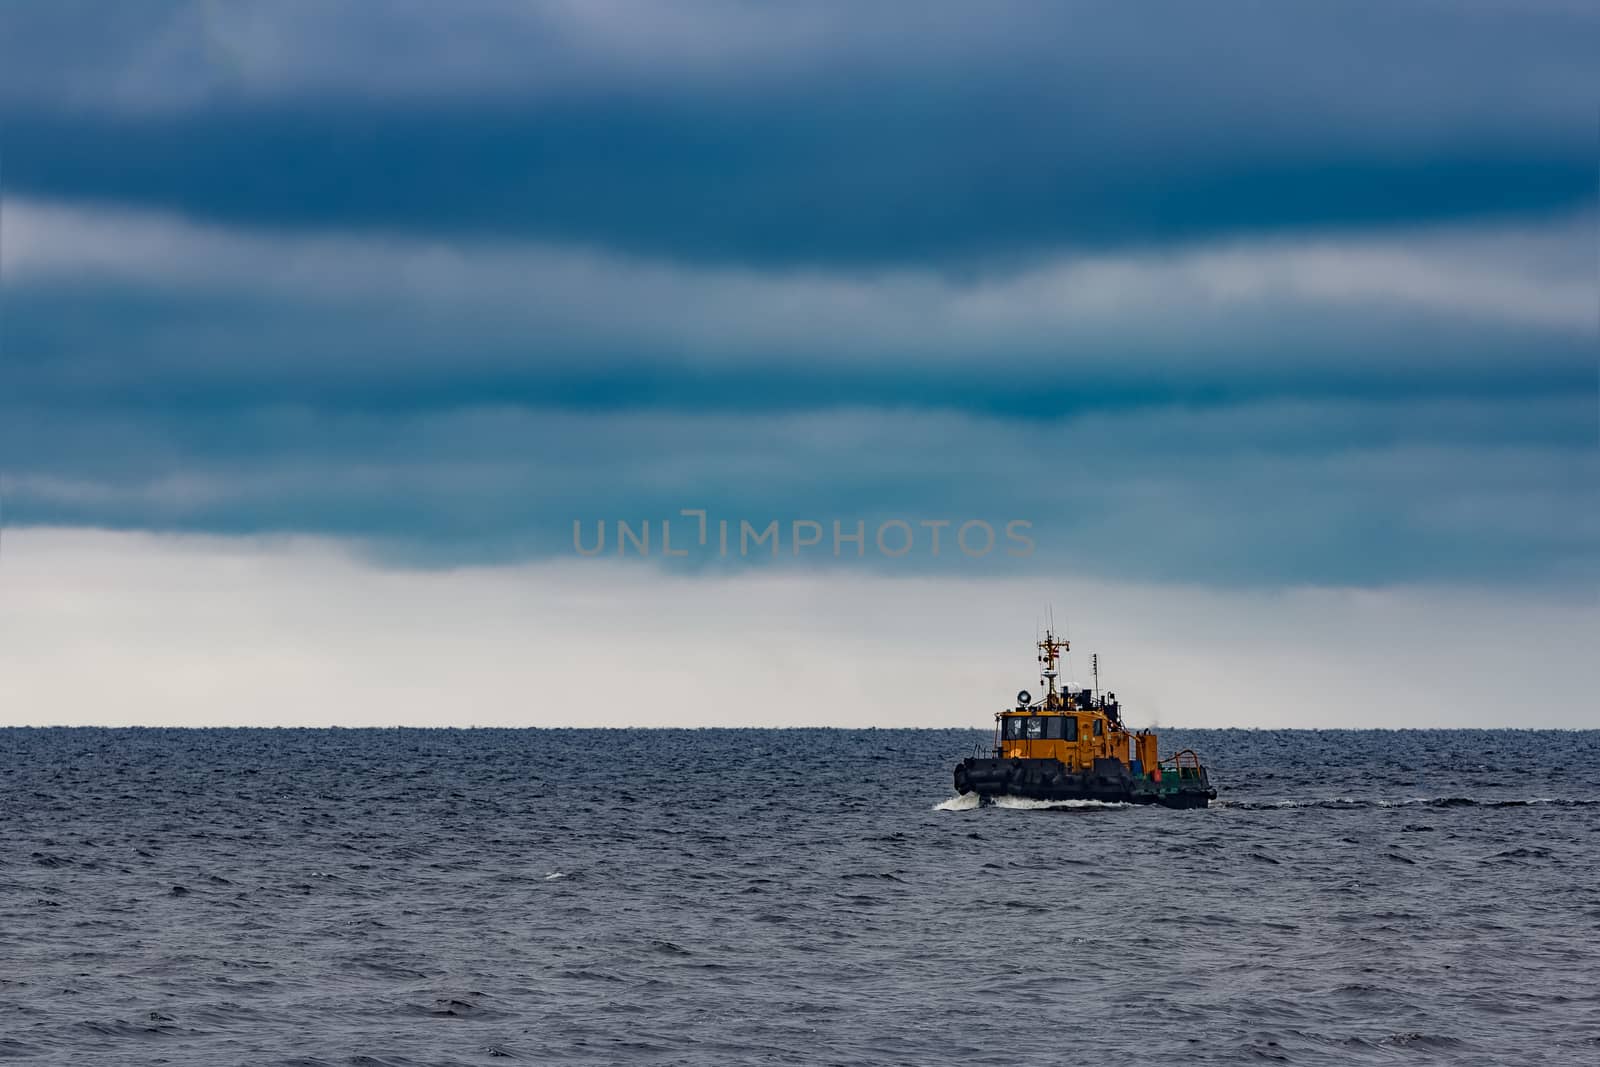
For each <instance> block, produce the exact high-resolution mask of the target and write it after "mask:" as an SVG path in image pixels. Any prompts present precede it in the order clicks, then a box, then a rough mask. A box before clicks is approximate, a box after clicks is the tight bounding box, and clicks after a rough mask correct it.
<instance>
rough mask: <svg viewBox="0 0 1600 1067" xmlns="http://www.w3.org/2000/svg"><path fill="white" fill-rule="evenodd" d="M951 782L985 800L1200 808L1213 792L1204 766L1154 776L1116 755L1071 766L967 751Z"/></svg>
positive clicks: (1055, 762)
mask: <svg viewBox="0 0 1600 1067" xmlns="http://www.w3.org/2000/svg"><path fill="white" fill-rule="evenodd" d="M955 786H956V791H957V792H959V793H976V794H978V796H979V798H980V799H982V800H986V801H987V800H991V799H993V798H995V797H1001V796H1009V797H1021V798H1023V799H1026V800H1095V801H1100V802H1102V803H1107V804H1159V805H1161V806H1162V807H1167V808H1203V807H1206V806H1207V805H1208V804H1209V803H1210V802H1211V801H1212V800H1213V799H1214V798H1215V797H1216V795H1217V791H1216V790H1215V789H1213V788H1212V787H1211V784H1210V782H1209V781H1208V780H1207V778H1206V772H1205V769H1204V768H1203V767H1196V768H1187V767H1186V768H1184V769H1183V771H1182V773H1181V774H1180V773H1177V772H1173V771H1170V770H1169V771H1168V772H1166V773H1165V774H1163V775H1162V776H1161V777H1160V778H1156V777H1153V776H1150V775H1145V774H1139V775H1135V774H1134V773H1132V771H1130V770H1129V768H1128V766H1127V765H1126V764H1124V763H1123V762H1122V761H1121V760H1115V759H1097V760H1095V761H1094V765H1093V766H1092V767H1091V768H1088V769H1086V770H1083V771H1076V772H1075V771H1069V770H1068V769H1067V768H1066V766H1065V765H1063V764H1062V763H1061V761H1060V760H1055V759H997V758H991V759H986V758H983V757H971V758H968V759H965V760H962V761H961V763H960V764H958V765H957V767H956V770H955Z"/></svg>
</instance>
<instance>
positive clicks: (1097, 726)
mask: <svg viewBox="0 0 1600 1067" xmlns="http://www.w3.org/2000/svg"><path fill="white" fill-rule="evenodd" d="M1105 732H1106V724H1105V722H1104V721H1103V720H1101V719H1096V720H1095V721H1094V735H1095V736H1096V737H1099V736H1100V735H1101V734H1103V733H1105Z"/></svg>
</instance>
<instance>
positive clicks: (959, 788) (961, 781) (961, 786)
mask: <svg viewBox="0 0 1600 1067" xmlns="http://www.w3.org/2000/svg"><path fill="white" fill-rule="evenodd" d="M956 792H957V793H970V792H972V783H971V782H970V781H969V780H968V778H967V769H966V768H965V767H957V768H956Z"/></svg>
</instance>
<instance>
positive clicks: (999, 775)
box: [955, 630, 1217, 808]
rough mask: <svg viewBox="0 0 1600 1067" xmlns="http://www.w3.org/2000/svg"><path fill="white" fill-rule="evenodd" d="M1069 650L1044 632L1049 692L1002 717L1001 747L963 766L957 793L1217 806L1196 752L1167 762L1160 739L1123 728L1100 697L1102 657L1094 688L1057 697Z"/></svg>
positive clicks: (1111, 697) (998, 724)
mask: <svg viewBox="0 0 1600 1067" xmlns="http://www.w3.org/2000/svg"><path fill="white" fill-rule="evenodd" d="M1069 647H1070V645H1069V644H1068V642H1066V641H1058V640H1056V637H1055V635H1054V634H1053V633H1051V632H1050V631H1048V630H1046V631H1045V636H1044V640H1043V641H1040V642H1039V662H1040V663H1041V664H1043V669H1042V670H1041V671H1040V674H1041V676H1042V677H1041V679H1040V680H1041V681H1042V682H1043V683H1044V684H1045V686H1046V687H1047V688H1048V692H1047V693H1046V694H1045V697H1044V699H1043V700H1039V701H1035V700H1034V699H1033V697H1032V696H1031V695H1030V694H1029V693H1028V691H1027V690H1023V691H1022V692H1020V693H1018V694H1017V705H1016V707H1014V708H1011V709H1009V710H1007V711H1002V712H1000V713H998V714H997V715H995V717H994V718H995V743H994V747H993V748H991V749H988V750H987V751H984V752H982V753H980V754H979V755H976V756H970V757H968V758H967V759H964V760H962V761H961V762H960V763H959V764H957V765H956V774H955V779H956V791H957V792H958V793H977V794H978V797H979V800H980V801H981V802H982V803H986V804H987V803H992V802H993V800H994V798H995V797H999V796H1011V797H1025V798H1027V799H1030V800H1097V801H1101V802H1104V803H1124V804H1160V805H1163V806H1164V807H1169V808H1203V807H1205V806H1206V805H1207V804H1209V803H1210V802H1211V801H1212V800H1215V799H1216V796H1217V791H1216V790H1215V789H1213V788H1212V787H1211V782H1210V781H1209V780H1208V779H1207V777H1206V769H1205V768H1204V767H1203V766H1201V765H1200V757H1198V756H1196V755H1195V754H1194V752H1193V751H1192V750H1190V749H1183V750H1182V751H1180V752H1177V753H1175V754H1173V755H1172V756H1169V757H1167V758H1166V759H1160V758H1159V757H1158V756H1157V753H1156V735H1155V734H1153V733H1151V732H1150V731H1149V730H1140V731H1138V732H1130V731H1129V730H1128V728H1127V726H1125V725H1124V724H1123V721H1122V705H1120V704H1118V703H1117V695H1116V694H1115V693H1108V694H1106V695H1104V696H1102V695H1101V694H1100V691H1099V678H1100V657H1099V656H1095V657H1094V658H1093V663H1094V676H1095V688H1093V689H1080V690H1076V691H1072V690H1067V691H1057V689H1056V677H1057V675H1058V672H1057V670H1056V663H1057V661H1058V660H1059V659H1060V658H1061V653H1063V652H1065V651H1067V650H1068V648H1069Z"/></svg>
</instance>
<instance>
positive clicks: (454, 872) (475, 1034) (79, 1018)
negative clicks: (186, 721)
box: [0, 729, 1600, 1067]
mask: <svg viewBox="0 0 1600 1067" xmlns="http://www.w3.org/2000/svg"><path fill="white" fill-rule="evenodd" d="M986 736H987V735H986V734H983V733H978V732H968V731H884V730H860V731H839V730H710V731H692V730H662V731H654V730H652V731H645V730H641V731H585V730H553V731H547V730H524V731H516V730H471V731H453V730H441V731H425V730H332V731H317V730H195V731H184V730H105V729H80V730H32V729H10V730H0V1059H6V1058H10V1059H12V1060H16V1061H18V1062H24V1063H41V1064H43V1063H49V1064H63V1065H65V1064H81V1063H87V1062H104V1063H117V1064H146V1063H149V1064H155V1063H166V1064H194V1065H200V1064H205V1065H212V1064H235V1063H237V1064H285V1065H287V1064H301V1065H316V1064H368V1065H372V1067H381V1065H385V1064H388V1065H395V1067H399V1065H413V1064H478V1063H507V1062H527V1063H559V1064H611V1063H647V1064H745V1063H761V1064H863V1063H872V1064H878V1063H884V1064H942V1063H958V1064H1006V1065H1011V1064H1018V1063H1096V1064H1099V1063H1131V1064H1140V1063H1184V1064H1238V1063H1247V1062H1255V1061H1268V1062H1281V1063H1298V1064H1359V1063H1374V1064H1379V1063H1381V1064H1395V1063H1447V1064H1496V1065H1499V1064H1507V1063H1539V1064H1594V1063H1600V978H1597V976H1600V948H1597V945H1600V862H1597V861H1600V774H1597V768H1600V732H1581V733H1559V732H1510V731H1492V732H1475V731H1441V732H1428V731H1417V732H1395V733H1390V732H1365V731H1363V732H1310V731H1289V732H1243V731H1191V732H1179V731H1172V732H1169V733H1168V734H1166V735H1164V736H1163V746H1164V749H1171V748H1174V747H1177V746H1192V747H1194V748H1195V749H1197V750H1198V751H1199V752H1200V753H1201V754H1202V755H1203V757H1204V758H1205V760H1206V762H1207V764H1208V766H1209V767H1210V770H1211V776H1212V781H1213V783H1214V784H1215V785H1216V786H1217V788H1218V791H1219V798H1218V800H1217V802H1216V803H1215V804H1214V806H1213V807H1211V808H1210V809H1209V810H1204V811H1169V810H1166V809H1160V808H1148V807H1134V806H1123V805H1099V804H1083V803H1078V804H1040V803H1032V802H1011V803H1004V804H1000V805H995V806H989V807H978V806H977V805H976V804H975V803H974V802H973V800H972V798H958V797H955V796H954V793H953V789H952V787H951V784H950V771H951V768H952V766H953V764H954V763H955V762H956V761H957V760H958V759H959V758H960V757H961V756H963V755H966V754H968V753H969V752H970V751H971V749H972V747H973V744H974V742H975V741H979V740H982V739H984V738H985V737H986Z"/></svg>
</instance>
